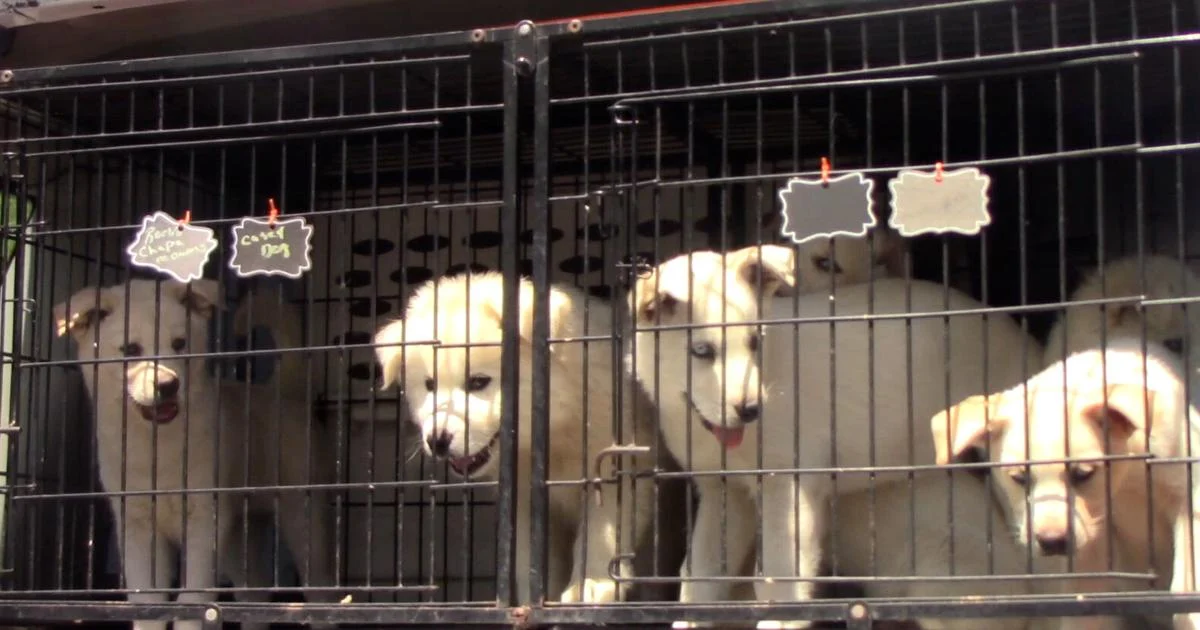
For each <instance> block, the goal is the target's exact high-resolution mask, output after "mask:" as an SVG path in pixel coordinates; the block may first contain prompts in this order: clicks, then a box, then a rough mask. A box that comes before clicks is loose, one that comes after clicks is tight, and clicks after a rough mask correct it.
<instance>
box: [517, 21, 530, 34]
mask: <svg viewBox="0 0 1200 630" xmlns="http://www.w3.org/2000/svg"><path fill="white" fill-rule="evenodd" d="M532 32H533V22H530V21H529V20H525V21H523V22H521V23H520V24H518V25H517V35H520V36H522V37H524V36H526V35H529V34H530V33H532Z"/></svg>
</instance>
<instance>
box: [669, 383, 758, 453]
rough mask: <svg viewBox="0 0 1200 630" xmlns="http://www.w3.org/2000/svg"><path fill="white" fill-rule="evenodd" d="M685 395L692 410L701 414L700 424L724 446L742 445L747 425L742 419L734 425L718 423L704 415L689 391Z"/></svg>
mask: <svg viewBox="0 0 1200 630" xmlns="http://www.w3.org/2000/svg"><path fill="white" fill-rule="evenodd" d="M683 397H684V399H685V400H687V403H688V405H689V406H690V407H691V408H692V411H694V412H696V415H697V416H700V426H703V427H704V429H705V430H706V431H708V432H709V433H711V434H712V435H713V437H715V438H717V441H718V442H720V443H721V447H722V448H724V449H726V450H732V449H735V448H737V447H739V446H741V445H742V440H743V439H744V438H745V437H746V427H745V426H744V425H743V424H742V423H741V421H737V422H736V423H735V424H734V425H733V426H729V425H728V424H726V425H725V426H721V425H718V424H716V423H714V422H711V421H709V419H708V418H706V417H704V414H703V413H701V412H700V408H699V407H697V406H696V401H694V400H692V397H691V396H689V395H688V394H687V392H684V393H683Z"/></svg>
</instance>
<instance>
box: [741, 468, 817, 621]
mask: <svg viewBox="0 0 1200 630" xmlns="http://www.w3.org/2000/svg"><path fill="white" fill-rule="evenodd" d="M827 492H828V490H827V482H826V481H825V480H823V479H817V478H815V477H812V476H808V477H805V478H802V479H795V478H790V477H785V478H783V479H779V478H774V479H765V480H763V491H762V515H763V549H764V550H765V551H764V553H763V558H762V559H761V560H762V567H763V572H764V573H766V574H767V576H768V577H781V578H783V577H798V578H813V577H816V576H817V573H818V571H819V570H820V564H821V535H822V529H823V527H824V506H825V498H826V497H825V495H826V494H827ZM754 592H755V595H756V596H757V597H758V599H759V600H760V601H772V602H795V601H805V600H808V599H811V598H812V594H813V583H812V582H804V581H770V582H756V583H755V584H754ZM811 625H812V624H811V622H808V621H786V622H778V621H761V622H759V624H758V627H759V628H808V627H810V626H811Z"/></svg>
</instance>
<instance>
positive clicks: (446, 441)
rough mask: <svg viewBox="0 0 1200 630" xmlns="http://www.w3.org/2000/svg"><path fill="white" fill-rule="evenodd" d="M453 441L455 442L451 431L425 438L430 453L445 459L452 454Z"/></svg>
mask: <svg viewBox="0 0 1200 630" xmlns="http://www.w3.org/2000/svg"><path fill="white" fill-rule="evenodd" d="M452 441H454V436H453V435H450V432H449V431H441V432H439V433H434V434H433V435H430V436H429V437H428V438H425V443H426V444H428V445H429V451H430V452H431V453H433V454H434V455H437V456H438V457H445V456H446V454H447V453H449V452H450V442H452Z"/></svg>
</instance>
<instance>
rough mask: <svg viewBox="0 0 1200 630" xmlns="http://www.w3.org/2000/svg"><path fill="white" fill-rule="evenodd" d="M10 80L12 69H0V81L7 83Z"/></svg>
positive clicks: (11, 78)
mask: <svg viewBox="0 0 1200 630" xmlns="http://www.w3.org/2000/svg"><path fill="white" fill-rule="evenodd" d="M12 80H13V71H12V70H4V71H0V83H8V82H9V81H12Z"/></svg>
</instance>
